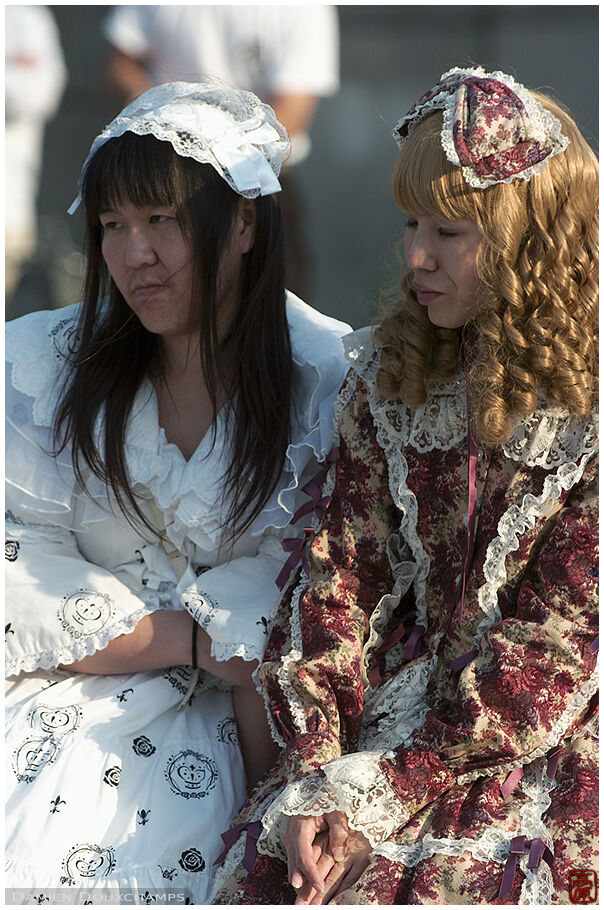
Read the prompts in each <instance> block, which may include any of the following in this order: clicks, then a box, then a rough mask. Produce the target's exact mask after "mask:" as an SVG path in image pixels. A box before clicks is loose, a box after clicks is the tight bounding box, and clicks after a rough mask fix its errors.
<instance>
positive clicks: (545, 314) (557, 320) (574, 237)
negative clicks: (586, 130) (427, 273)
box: [377, 92, 598, 446]
mask: <svg viewBox="0 0 604 910" xmlns="http://www.w3.org/2000/svg"><path fill="white" fill-rule="evenodd" d="M532 94H533V95H534V96H535V97H536V98H537V99H538V100H539V101H541V102H542V104H543V105H544V106H545V107H546V108H547V109H548V110H550V111H551V112H552V113H553V114H554V116H556V117H557V118H558V119H559V120H560V122H561V123H562V131H563V133H564V134H565V135H566V136H567V137H568V138H569V139H570V144H569V146H568V148H567V149H566V151H565V152H563V153H562V154H560V155H557V156H555V157H552V158H550V160H549V162H548V165H547V167H546V168H545V170H544V171H543V172H542V173H541V174H539V175H537V176H534V177H532V178H531V180H530V181H528V182H527V181H525V180H522V179H518V180H514V181H513V182H512V183H509V184H496V185H494V186H492V187H489V188H488V189H473V188H472V187H470V186H469V185H468V184H467V183H466V182H465V180H464V178H463V176H462V172H461V168H459V167H455V166H454V165H452V164H450V163H449V162H448V161H447V159H446V158H445V155H444V153H443V151H442V147H441V141H440V130H441V125H442V114H441V113H440V112H438V113H434V114H431V115H429V116H428V117H427V118H426V119H425V120H424V121H422V122H421V123H419V124H418V125H417V126H416V128H415V129H414V131H413V133H412V135H411V136H410V138H409V139H408V140H407V141H406V142H405V144H404V145H403V147H402V148H401V150H400V152H399V156H398V159H397V162H396V165H395V169H394V174H393V190H394V196H395V199H396V201H397V203H398V204H399V206H400V207H401V208H402V209H403V210H404V211H406V212H409V213H413V214H414V215H431V216H435V217H437V218H438V217H440V218H443V219H445V220H447V221H455V220H457V219H460V218H470V219H472V220H473V221H474V222H476V224H477V225H478V226H479V228H480V230H481V232H482V241H481V246H480V249H479V253H478V258H477V273H478V276H479V278H480V280H481V287H482V292H481V295H480V300H478V301H477V309H476V312H475V314H474V317H473V320H472V324H471V325H472V326H473V327H474V328H471V325H467V326H464V328H463V329H461V330H460V329H443V328H438V327H436V326H434V325H432V323H431V322H430V321H429V319H428V315H427V311H426V308H425V307H422V306H420V304H419V303H418V302H417V299H416V296H415V291H414V290H413V288H412V287H411V276H410V274H408V273H405V274H404V275H403V280H402V285H401V287H402V299H401V297H400V294H399V296H398V302H397V304H396V306H395V307H394V309H393V310H392V311H391V312H390V314H389V315H387V316H386V317H385V319H384V320H383V322H382V325H381V326H380V327H379V328H378V330H377V337H378V340H379V341H380V343H381V346H382V361H381V368H380V371H379V374H378V388H379V391H380V393H381V394H382V395H383V396H384V397H387V398H390V397H397V396H399V397H401V398H402V399H403V400H404V401H405V402H406V403H407V404H409V405H412V406H417V405H419V404H422V403H423V402H425V400H426V396H427V383H428V380H429V379H431V378H432V379H446V378H449V377H451V376H453V375H454V374H455V372H456V371H457V369H458V366H459V360H460V352H461V341H462V337H463V341H464V348H465V349H466V352H467V353H469V356H468V358H467V360H466V364H467V371H468V388H469V394H470V401H471V408H472V412H473V417H474V424H475V429H476V433H477V436H478V438H479V440H480V442H481V443H482V444H483V445H485V446H494V445H498V444H500V443H502V442H503V441H504V440H505V439H506V438H507V437H508V436H509V435H510V433H511V431H512V428H513V426H514V424H515V422H516V421H517V419H518V418H520V417H524V416H528V415H530V414H531V413H533V411H534V410H535V408H536V406H537V394H538V391H539V393H541V394H544V395H545V397H546V398H547V400H548V402H549V403H550V404H552V405H554V406H560V407H562V408H565V409H567V410H568V411H569V412H570V413H571V414H576V415H586V414H588V413H589V412H590V410H591V408H592V406H593V404H594V401H595V398H596V396H597V364H598V349H597V318H598V313H597V310H598V235H597V230H598V228H597V217H598V163H597V159H596V156H595V155H594V153H593V151H592V150H591V149H590V147H589V145H588V144H587V142H586V141H585V139H584V138H583V136H582V135H581V133H580V132H579V130H578V128H577V126H576V124H575V123H574V121H573V120H572V119H571V117H570V116H569V115H568V114H567V113H566V112H565V111H564V110H563V109H562V108H561V107H560V106H559V105H558V104H557V103H556V102H554V101H553V100H552V99H550V98H548V97H547V96H545V95H543V94H541V93H540V92H532ZM468 349H470V350H468Z"/></svg>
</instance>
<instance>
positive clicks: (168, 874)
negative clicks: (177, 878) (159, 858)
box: [158, 863, 178, 882]
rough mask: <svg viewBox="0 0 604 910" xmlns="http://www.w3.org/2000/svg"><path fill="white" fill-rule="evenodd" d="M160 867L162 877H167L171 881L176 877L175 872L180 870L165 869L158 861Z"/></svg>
mask: <svg viewBox="0 0 604 910" xmlns="http://www.w3.org/2000/svg"><path fill="white" fill-rule="evenodd" d="M158 868H159V869H161V877H162V878H167V879H168V881H169V882H171V881H172V879H173V878H174V874H175V873H176V872H177V871H178V870H177V869H164V868H163V866H160V865H159V863H158Z"/></svg>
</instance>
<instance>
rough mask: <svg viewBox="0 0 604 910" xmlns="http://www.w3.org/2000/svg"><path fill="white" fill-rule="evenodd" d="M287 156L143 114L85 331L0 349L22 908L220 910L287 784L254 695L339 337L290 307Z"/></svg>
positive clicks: (92, 221) (274, 146) (13, 329)
mask: <svg viewBox="0 0 604 910" xmlns="http://www.w3.org/2000/svg"><path fill="white" fill-rule="evenodd" d="M288 145H289V143H288V139H287V135H286V133H285V130H284V129H283V127H282V126H281V125H280V124H279V123H278V122H277V121H276V119H275V117H274V114H273V112H272V110H271V109H270V108H269V107H267V106H266V105H263V104H261V103H260V102H259V100H258V99H257V98H256V97H255V96H254V95H252V94H251V93H249V92H242V91H236V90H232V89H228V88H224V87H217V86H211V85H201V84H190V83H173V84H170V85H164V86H159V87H157V88H154V89H151V90H150V91H149V92H146V93H145V94H144V95H142V96H141V97H140V98H138V99H137V100H136V101H134V102H132V103H131V104H130V105H129V106H128V107H127V108H125V109H124V111H123V112H122V113H121V114H120V115H119V116H118V117H117V118H116V119H115V120H114V121H112V123H110V124H109V126H108V127H106V128H105V130H104V131H103V132H102V133H101V134H100V135H99V136H98V137H97V138H96V140H95V142H94V143H93V145H92V148H91V151H90V154H89V156H88V158H87V159H86V161H85V163H84V168H83V170H82V176H81V178H80V194H79V196H78V200H77V203H79V202H80V201H82V202H83V205H84V210H85V215H86V251H87V257H88V269H87V276H86V284H85V292H84V301H83V303H82V304H78V305H77V306H75V307H70V308H65V309H64V310H59V311H54V312H51V313H48V312H37V313H33V314H30V315H28V316H25V317H23V318H22V319H19V320H16V321H14V322H12V323H10V324H9V326H8V333H7V343H6V354H7V374H6V389H7V405H6V416H7V430H6V441H7V452H6V469H7V471H6V473H7V481H8V484H7V492H6V509H7V520H6V532H7V538H8V539H7V543H6V560H7V562H6V566H7V573H6V583H7V584H6V595H7V597H6V601H7V616H6V643H7V657H6V673H7V676H8V689H7V698H6V708H7V737H8V739H7V761H6V769H7V788H6V795H7V816H6V829H7V853H6V878H5V883H6V886H7V888H9V891H8V892H7V901H8V902H9V903H21V902H31V900H35V901H39V902H44V903H46V902H49V903H74V902H80V903H81V902H84V901H86V902H91V903H98V902H99V900H100V901H102V902H103V903H108V902H119V901H120V900H121V901H122V902H127V903H138V902H142V903H149V902H151V901H153V902H158V903H171V902H177V903H183V902H194V903H207V902H209V900H210V899H211V892H212V877H213V876H212V871H213V863H214V861H215V860H216V859H217V857H218V855H219V854H220V852H221V849H222V847H223V844H222V841H221V838H220V835H221V833H222V832H225V831H226V830H227V829H228V828H229V824H230V820H231V818H232V817H233V815H234V814H235V812H236V811H237V809H238V807H239V805H240V804H241V803H242V802H243V800H244V798H245V794H246V776H247V783H249V784H251V783H253V782H255V781H256V780H257V779H258V778H259V777H260V776H261V775H262V774H263V773H264V772H265V771H266V770H267V769H268V767H269V766H270V764H271V762H272V760H273V759H274V754H275V753H274V748H275V747H274V746H273V744H272V740H271V737H270V734H269V731H268V727H267V721H266V715H265V711H264V705H263V703H262V699H261V696H260V695H259V694H258V693H257V691H256V688H255V681H254V677H253V672H254V670H255V668H256V667H257V665H258V662H259V661H260V659H261V657H262V653H263V650H264V644H265V641H266V635H267V633H268V630H269V629H270V625H271V619H272V614H273V610H274V608H275V606H276V602H277V600H278V596H279V586H280V587H283V585H284V584H285V583H286V581H287V578H288V575H289V573H290V572H291V571H293V570H294V568H295V566H296V562H297V560H298V558H299V555H300V554H301V549H302V548H301V546H300V543H299V541H300V539H301V536H302V535H303V530H302V529H301V528H300V526H301V525H304V524H305V522H304V520H296V519H297V515H296V512H297V511H300V508H301V507H302V508H301V511H302V513H303V514H305V513H307V512H308V510H309V508H311V506H308V505H306V504H307V503H308V502H309V499H308V495H307V493H305V491H304V490H303V487H304V486H306V485H307V484H308V483H309V481H311V480H312V479H313V477H314V476H315V475H316V474H317V472H319V473H321V470H322V469H321V464H322V463H323V464H325V465H326V463H327V461H328V460H329V453H330V450H331V447H332V433H333V413H332V410H333V401H334V399H335V396H336V393H337V390H338V388H339V386H340V383H341V381H342V379H343V376H344V371H345V363H344V356H343V351H342V350H341V345H340V341H339V339H340V336H341V335H342V334H344V333H345V332H346V331H348V328H349V327H348V326H346V325H345V324H343V323H340V322H336V321H335V320H333V319H330V318H327V317H325V316H322V315H321V314H319V313H317V312H315V311H314V310H312V309H311V308H310V307H308V306H307V305H306V304H304V303H302V301H300V300H298V299H297V298H295V297H294V296H293V295H291V294H288V293H287V292H286V291H285V289H284V286H283V255H282V228H281V220H280V215H279V209H278V205H277V202H276V200H275V198H274V195H273V194H274V193H276V192H278V191H279V189H280V186H279V182H278V179H277V177H278V174H279V169H280V166H281V161H282V158H283V156H284V154H286V152H287V150H288ZM324 470H326V467H325V469H324ZM315 485H316V484H315ZM313 489H314V486H313V484H311V485H310V488H309V490H310V492H311V495H312V490H313ZM307 492H308V491H307ZM305 505H306V508H305ZM292 519H293V521H292ZM290 524H293V527H288V526H289V525H290ZM286 538H287V539H286ZM276 581H277V582H278V584H276ZM187 899H188V901H187Z"/></svg>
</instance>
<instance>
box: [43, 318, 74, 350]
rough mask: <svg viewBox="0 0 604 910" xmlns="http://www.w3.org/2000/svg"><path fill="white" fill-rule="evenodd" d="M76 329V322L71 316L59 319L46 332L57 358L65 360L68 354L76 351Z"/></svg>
mask: <svg viewBox="0 0 604 910" xmlns="http://www.w3.org/2000/svg"><path fill="white" fill-rule="evenodd" d="M76 329H77V323H76V321H75V319H73V317H71V318H68V319H61V320H60V322H57V324H56V325H55V326H54V327H53V328H52V329H51V330H50V332H49V333H48V337H49V338H50V339H51V341H52V346H53V347H54V349H55V356H56V357H57V359H58V360H67V359H68V355H69V354H75V352H76V351H77V349H78V347H79V344H78V336H77V334H76Z"/></svg>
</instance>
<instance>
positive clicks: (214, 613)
mask: <svg viewBox="0 0 604 910" xmlns="http://www.w3.org/2000/svg"><path fill="white" fill-rule="evenodd" d="M284 559H285V555H284V553H283V549H282V548H281V545H280V542H279V539H278V538H277V537H274V536H267V537H266V538H265V540H263V542H262V544H261V546H260V552H259V553H258V555H257V556H244V557H239V558H237V559H234V560H232V561H231V562H229V563H225V564H224V565H221V566H217V567H216V568H214V569H209V570H208V571H207V572H204V573H203V575H200V577H199V578H198V579H197V581H196V582H195V583H194V584H193V585H191V586H190V587H188V588H187V589H186V591H185V592H184V593H183V594H182V596H181V604H182V606H183V607H184V608H185V610H188V612H189V613H190V614H191V615H192V616H193V618H194V619H195V621H196V622H197V623H199V625H200V626H201V627H202V629H204V630H205V631H206V632H207V633H208V635H209V636H210V638H211V639H212V650H211V654H212V657H214V658H215V659H216V660H219V661H224V660H230V658H231V657H241V658H242V659H243V660H249V661H252V660H257V661H258V663H260V661H261V660H262V655H263V654H264V650H265V648H266V642H267V639H268V633H269V629H270V625H271V620H272V617H273V614H274V611H275V609H276V606H277V603H278V600H279V591H278V590H277V587H276V585H275V578H276V577H277V575H278V573H279V570H280V568H281V566H282V564H283V561H284Z"/></svg>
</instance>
